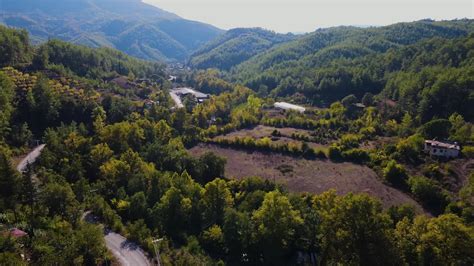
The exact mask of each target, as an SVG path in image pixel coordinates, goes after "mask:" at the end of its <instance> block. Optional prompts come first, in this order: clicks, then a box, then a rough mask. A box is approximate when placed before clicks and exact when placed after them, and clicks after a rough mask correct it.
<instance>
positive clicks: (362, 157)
mask: <svg viewBox="0 0 474 266" xmlns="http://www.w3.org/2000/svg"><path fill="white" fill-rule="evenodd" d="M342 157H343V158H344V159H345V160H348V161H353V162H357V163H363V162H367V161H369V160H370V157H369V154H368V153H367V151H365V150H362V149H350V150H348V151H343V152H342Z"/></svg>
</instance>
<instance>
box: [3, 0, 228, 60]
mask: <svg viewBox="0 0 474 266" xmlns="http://www.w3.org/2000/svg"><path fill="white" fill-rule="evenodd" d="M0 5H1V10H0V23H2V24H5V25H7V26H10V27H15V28H25V29H27V30H28V31H29V32H30V34H31V36H32V40H33V41H34V42H35V43H40V42H44V41H46V40H48V39H51V38H58V39H61V40H64V41H70V42H73V43H76V44H83V45H87V46H91V47H99V46H108V47H111V48H116V49H119V50H121V51H124V52H126V53H128V54H129V55H132V56H135V57H138V58H141V59H147V60H162V61H184V60H186V59H187V57H188V56H189V55H190V54H191V53H192V52H193V51H195V50H197V49H198V48H199V47H200V46H201V45H203V44H204V43H207V42H208V41H210V40H212V39H214V38H215V37H217V36H218V35H220V34H221V33H223V32H224V31H223V30H221V29H218V28H216V27H214V26H212V25H209V24H205V23H201V22H197V21H191V20H186V19H183V18H181V17H179V16H177V15H175V14H173V13H170V12H167V11H165V10H163V9H160V8H158V7H155V6H152V5H149V4H146V3H143V2H142V1H140V0H118V1H112V0H65V1H61V2H59V3H58V2H57V1H53V0H42V1H34V0H25V1H22V2H21V3H19V2H18V1H14V0H2V3H1V4H0ZM187 36H190V37H187Z"/></svg>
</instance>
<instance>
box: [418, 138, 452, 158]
mask: <svg viewBox="0 0 474 266" xmlns="http://www.w3.org/2000/svg"><path fill="white" fill-rule="evenodd" d="M424 151H425V153H428V154H430V155H434V156H440V157H445V158H456V157H458V156H459V152H460V151H461V147H460V146H459V145H458V144H457V143H456V142H454V143H449V142H442V141H437V140H425V147H424Z"/></svg>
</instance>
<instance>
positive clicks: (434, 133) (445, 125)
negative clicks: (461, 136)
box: [421, 119, 452, 139]
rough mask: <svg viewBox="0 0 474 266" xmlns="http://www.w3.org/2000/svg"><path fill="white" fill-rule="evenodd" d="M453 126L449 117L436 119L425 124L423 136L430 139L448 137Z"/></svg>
mask: <svg viewBox="0 0 474 266" xmlns="http://www.w3.org/2000/svg"><path fill="white" fill-rule="evenodd" d="M451 126H452V125H451V122H449V120H447V119H436V120H432V121H430V122H428V123H426V124H424V125H423V127H422V129H421V132H422V134H423V137H425V138H428V139H434V138H438V139H447V138H448V137H449V131H450V130H451Z"/></svg>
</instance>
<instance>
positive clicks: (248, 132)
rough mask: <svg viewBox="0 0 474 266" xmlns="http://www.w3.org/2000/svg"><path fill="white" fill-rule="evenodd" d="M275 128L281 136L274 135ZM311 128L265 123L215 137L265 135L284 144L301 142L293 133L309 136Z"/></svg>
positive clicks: (275, 141)
mask: <svg viewBox="0 0 474 266" xmlns="http://www.w3.org/2000/svg"><path fill="white" fill-rule="evenodd" d="M274 130H277V131H278V132H280V134H281V136H279V137H273V136H272V132H273V131H274ZM310 133H311V131H310V130H305V129H296V128H291V127H283V128H276V127H270V126H263V125H258V126H256V127H254V128H251V129H241V130H238V131H233V132H230V133H228V134H225V135H220V136H217V137H215V139H220V138H235V137H239V138H242V137H252V138H254V139H260V138H264V137H270V138H271V139H272V142H274V143H276V144H284V143H288V142H296V143H301V142H302V141H300V140H295V139H292V138H291V135H292V134H298V135H304V136H307V137H309V136H310V135H311V134H310ZM307 144H308V145H309V146H310V147H311V148H314V149H326V148H327V147H328V146H327V145H324V144H320V143H316V142H311V141H309V142H307Z"/></svg>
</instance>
